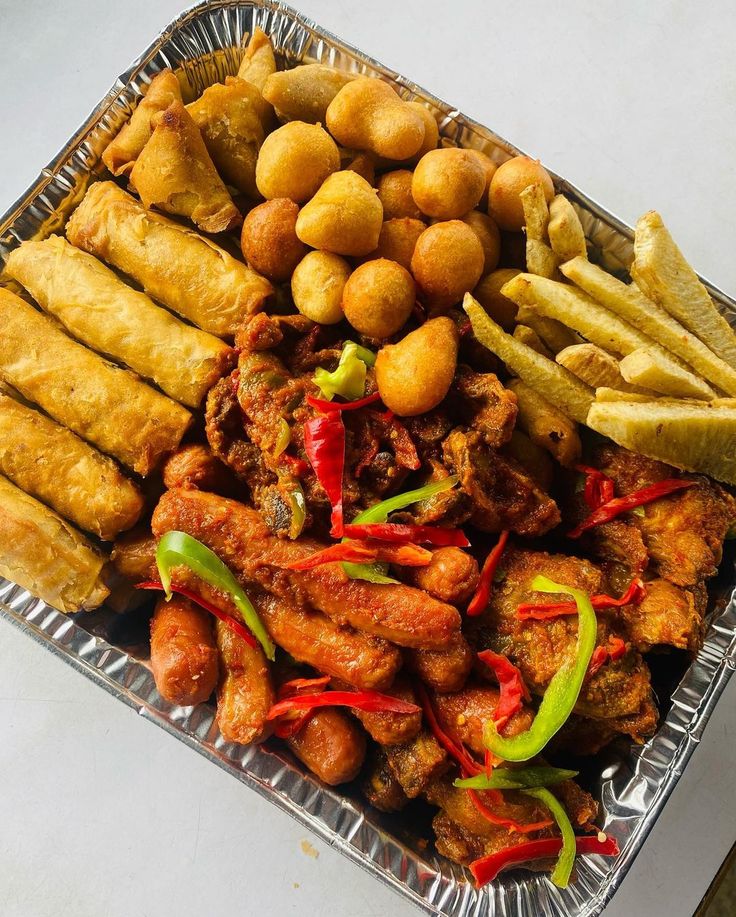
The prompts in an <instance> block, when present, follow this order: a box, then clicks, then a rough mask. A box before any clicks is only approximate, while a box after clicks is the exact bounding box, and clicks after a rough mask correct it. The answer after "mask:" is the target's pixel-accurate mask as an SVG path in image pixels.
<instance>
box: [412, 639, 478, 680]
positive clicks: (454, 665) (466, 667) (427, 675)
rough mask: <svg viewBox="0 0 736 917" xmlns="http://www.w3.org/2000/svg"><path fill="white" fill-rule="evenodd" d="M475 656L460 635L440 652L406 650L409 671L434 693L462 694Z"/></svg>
mask: <svg viewBox="0 0 736 917" xmlns="http://www.w3.org/2000/svg"><path fill="white" fill-rule="evenodd" d="M474 658H475V654H474V653H473V650H472V649H471V648H470V644H469V643H468V641H467V640H466V639H465V637H463V635H462V634H457V635H456V636H455V637H453V638H452V640H450V641H448V643H447V645H446V646H444V647H443V648H442V649H441V650H405V651H404V661H405V663H406V667H407V668H408V669H409V671H410V672H413V673H414V674H415V675H418V676H419V678H420V679H421V680H422V681H423V682H424V683H425V684H426V685H429V687H430V688H432V689H433V690H435V691H440V692H442V693H447V692H449V691H459V690H460V689H461V688H462V687H463V685H464V684H465V682H466V681H467V680H468V675H470V672H471V670H472V668H473V660H474Z"/></svg>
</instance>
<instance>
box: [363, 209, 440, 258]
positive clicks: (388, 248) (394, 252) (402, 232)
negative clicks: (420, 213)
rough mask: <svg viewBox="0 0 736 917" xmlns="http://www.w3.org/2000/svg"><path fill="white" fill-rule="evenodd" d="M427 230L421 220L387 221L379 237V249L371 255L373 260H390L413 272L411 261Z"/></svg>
mask: <svg viewBox="0 0 736 917" xmlns="http://www.w3.org/2000/svg"><path fill="white" fill-rule="evenodd" d="M426 228H427V226H426V224H425V223H422V221H421V220H412V219H411V218H410V217H404V218H403V219H394V220H386V221H385V223H384V224H383V226H382V227H381V235H380V236H379V237H378V247H377V248H376V250H375V251H374V252H372V253H371V255H370V257H371V258H388V260H389V261H395V262H396V263H397V264H400V265H401V266H402V267H405V268H406V269H407V271H409V270H411V259H412V255H413V254H414V249H415V248H416V245H417V239H418V238H419V236H421V234H422V233H423V232H424V230H425V229H426Z"/></svg>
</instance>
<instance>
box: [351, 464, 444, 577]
mask: <svg viewBox="0 0 736 917" xmlns="http://www.w3.org/2000/svg"><path fill="white" fill-rule="evenodd" d="M457 482H458V477H457V475H455V474H451V475H449V476H448V477H446V478H442V480H440V481H433V482H432V483H431V484H425V485H424V487H417V488H416V489H415V490H407V492H406V493H404V494H396V496H395V497H389V498H388V500H381V502H380V503H376V504H375V505H374V506H370V507H368V509H364V510H363V512H362V513H358V515H357V516H356V517H355V519H353V522H354V523H355V524H356V525H358V524H361V523H366V522H385V521H386V520H387V519H388V517H389V515H390V514H391V513H395V512H396V510H399V509H404V508H405V507H407V506H411V504H412V503H419V502H421V501H422V500H428V499H429V498H430V497H433V496H434V495H435V494H440V493H442V492H443V491H445V490H451V489H452V488H453V487H454V486H455V485H456V484H457ZM342 569H343V570H344V571H345V573H346V574H347V575H348V576H349V577H350V579H362V580H367V582H369V583H382V584H388V583H398V580H395V579H392V578H391V577H390V576H386V572H387V570H388V564H349V563H343V565H342Z"/></svg>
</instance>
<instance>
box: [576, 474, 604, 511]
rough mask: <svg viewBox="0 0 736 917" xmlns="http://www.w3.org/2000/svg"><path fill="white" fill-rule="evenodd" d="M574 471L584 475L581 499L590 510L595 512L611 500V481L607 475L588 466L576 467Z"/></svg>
mask: <svg viewBox="0 0 736 917" xmlns="http://www.w3.org/2000/svg"><path fill="white" fill-rule="evenodd" d="M575 471H579V472H580V473H581V474H584V475H585V490H584V492H583V498H584V500H585V502H586V503H587V504H588V506H589V507H590V509H591V510H596V509H598V507H599V506H601V505H602V504H603V503H608V501H609V500H612V499H613V493H614V490H613V481H612V480H611V478H609V477H608V475H605V474H603V472H602V471H600V470H599V469H598V468H591V467H590V466H589V465H576V466H575Z"/></svg>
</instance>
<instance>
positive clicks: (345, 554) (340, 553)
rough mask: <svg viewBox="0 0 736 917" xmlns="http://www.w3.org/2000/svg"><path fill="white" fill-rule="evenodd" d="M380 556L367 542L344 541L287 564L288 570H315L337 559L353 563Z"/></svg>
mask: <svg viewBox="0 0 736 917" xmlns="http://www.w3.org/2000/svg"><path fill="white" fill-rule="evenodd" d="M377 557H378V551H377V549H376V548H370V547H368V545H366V544H365V542H361V541H344V542H342V543H340V544H331V545H330V546H329V548H324V549H323V550H322V551H316V552H315V553H314V554H310V555H309V557H303V558H302V559H301V560H295V561H293V562H292V563H290V564H289V565H288V566H287V568H286V569H287V570H313V569H314V568H315V567H319V566H321V565H322V564H331V563H334V562H336V561H345V562H346V563H351V564H365V563H369V564H370V563H373V562H374V561H375V560H376V559H377Z"/></svg>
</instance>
